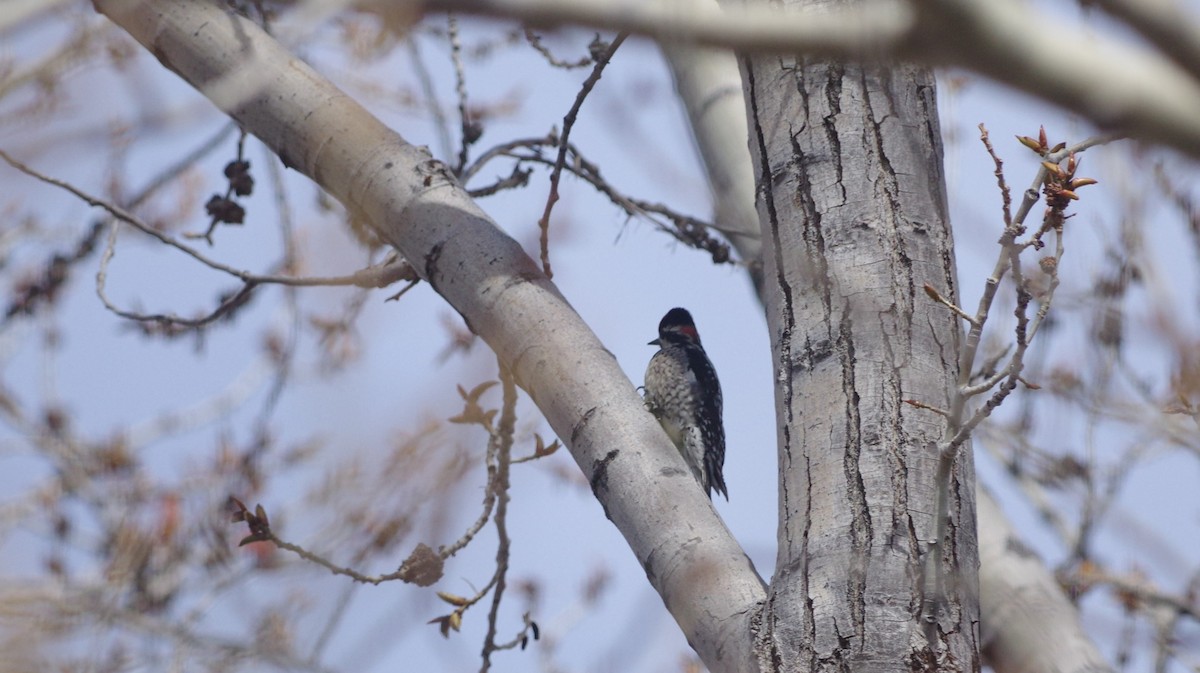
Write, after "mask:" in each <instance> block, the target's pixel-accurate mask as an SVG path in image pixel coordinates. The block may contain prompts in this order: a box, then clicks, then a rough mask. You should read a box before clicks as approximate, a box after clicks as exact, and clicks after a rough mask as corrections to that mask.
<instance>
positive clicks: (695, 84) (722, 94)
mask: <svg viewBox="0 0 1200 673" xmlns="http://www.w3.org/2000/svg"><path fill="white" fill-rule="evenodd" d="M696 5H697V6H705V5H707V6H710V7H713V8H716V7H717V3H716V0H696ZM660 46H661V48H662V52H663V56H665V57H666V60H667V65H668V66H669V67H670V68H671V75H672V76H673V78H674V80H675V91H676V92H677V93H678V94H679V98H680V100H681V101H683V107H684V109H685V110H686V111H687V117H688V121H689V122H691V127H692V137H693V138H694V139H695V141H696V148H697V149H698V150H699V153H700V158H701V159H702V160H703V161H704V169H705V174H706V175H707V176H708V185H709V189H710V190H711V191H712V195H713V209H714V211H715V212H714V216H713V219H715V220H716V222H717V228H718V229H720V230H721V231H722V232H723V233H724V234H725V235H726V236H727V237H728V238H729V242H730V243H732V244H733V246H734V248H736V249H737V251H738V256H739V257H741V259H742V260H743V261H744V262H746V263H747V265H749V267H750V270H751V275H752V277H754V278H755V279H756V281H755V284H756V285H757V284H758V282H757V278H758V277H759V276H761V274H762V269H761V260H760V259H759V258H760V257H761V255H762V243H761V241H760V235H761V234H760V232H759V225H758V213H757V212H756V211H755V210H754V172H753V171H752V170H751V167H750V150H749V148H747V146H746V138H748V137H749V131H748V130H747V127H746V102H745V99H744V98H743V96H742V77H741V74H740V73H739V72H738V66H737V59H736V57H735V56H734V55H733V53H732V52H730V51H728V50H724V49H712V48H701V47H695V46H689V45H681V44H672V43H667V42H663V43H660Z"/></svg>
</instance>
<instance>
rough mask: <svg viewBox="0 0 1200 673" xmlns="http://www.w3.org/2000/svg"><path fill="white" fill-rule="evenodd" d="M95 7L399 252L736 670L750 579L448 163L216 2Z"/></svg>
mask: <svg viewBox="0 0 1200 673" xmlns="http://www.w3.org/2000/svg"><path fill="white" fill-rule="evenodd" d="M94 4H95V5H96V7H97V9H98V10H99V11H101V12H102V13H103V14H105V15H106V16H108V17H109V18H110V19H112V20H113V21H114V22H115V23H116V24H118V25H120V26H121V27H122V28H124V29H125V30H126V31H127V32H129V34H130V35H132V36H133V37H134V38H135V39H136V40H138V41H139V42H140V43H142V45H143V46H145V47H146V49H148V50H149V51H150V52H151V53H153V54H154V55H155V56H156V57H157V58H158V60H159V61H160V62H162V64H163V65H164V66H166V67H167V68H169V69H170V70H172V71H173V72H175V73H176V74H178V75H179V76H181V77H182V78H183V79H184V80H186V81H187V82H188V83H190V84H191V85H192V86H194V87H196V88H197V89H198V90H199V91H200V92H201V93H203V94H204V95H205V96H207V97H208V98H209V99H210V100H212V101H213V102H214V103H215V104H216V105H217V106H218V107H219V108H221V109H222V110H223V111H224V112H226V113H228V114H229V115H230V116H231V117H233V118H234V119H236V120H237V121H238V123H239V124H241V125H242V127H243V128H245V129H246V130H247V131H249V132H251V133H253V134H254V135H256V136H257V137H258V138H259V139H261V140H262V141H263V142H264V143H266V144H267V146H268V147H270V148H271V149H272V150H273V151H275V152H276V153H277V154H278V155H279V156H280V157H281V158H282V159H283V161H284V163H285V164H286V165H288V166H289V167H292V168H293V169H295V170H297V171H300V172H302V173H304V174H305V175H307V176H309V177H311V178H312V179H313V180H314V181H316V182H317V183H318V184H319V185H321V186H322V187H323V188H324V189H325V190H326V191H328V192H329V193H330V194H331V195H333V196H334V197H336V198H338V199H339V200H340V201H341V202H342V203H343V204H345V206H346V207H347V208H348V209H349V210H350V211H351V212H353V213H355V214H358V215H362V216H363V217H364V219H365V220H366V221H367V222H370V223H371V224H372V225H373V226H374V227H375V228H376V229H377V230H378V232H379V234H380V236H381V237H383V238H384V239H385V240H387V241H388V242H389V243H391V244H392V245H393V246H395V247H396V248H397V250H399V251H400V253H401V254H402V255H404V257H405V258H406V259H408V260H409V261H410V262H411V263H412V265H413V267H414V268H415V269H416V270H417V272H418V274H419V275H420V276H421V278H422V279H423V280H426V281H427V282H429V283H430V285H431V286H432V287H433V288H434V289H435V290H436V291H437V292H438V293H439V294H441V295H442V297H443V298H445V299H446V301H447V302H448V303H450V304H451V305H452V306H453V307H454V308H455V309H456V310H457V311H458V312H459V313H460V314H461V315H462V316H463V318H464V319H465V320H466V322H467V324H468V325H469V326H470V327H471V329H472V330H474V331H475V332H476V333H478V334H479V335H480V336H482V337H483V339H484V340H485V341H487V343H488V344H489V345H490V346H491V347H492V349H493V350H494V351H495V352H496V353H497V355H498V356H499V357H500V359H501V361H502V362H503V363H504V364H505V365H506V366H508V367H509V368H510V369H511V370H512V372H513V374H514V376H515V378H516V380H517V382H518V383H519V384H520V385H521V387H522V388H524V389H525V390H526V391H527V392H528V393H529V395H530V397H531V398H532V399H533V401H534V402H535V403H536V404H537V405H538V407H539V408H540V409H541V411H542V413H543V414H544V415H545V417H546V419H547V420H548V421H549V423H550V425H551V426H552V427H553V428H554V430H555V432H557V433H558V435H559V437H560V438H562V439H563V440H565V442H566V444H567V446H568V448H569V449H570V450H571V453H572V455H573V456H574V457H575V460H576V462H577V463H578V464H579V465H580V467H581V468H582V469H583V472H584V474H585V475H586V476H587V477H588V479H589V481H590V483H591V484H592V489H593V492H594V493H595V494H596V497H597V498H598V500H599V501H600V503H601V504H602V506H603V507H604V509H605V513H606V515H607V516H608V517H609V518H610V519H611V520H612V521H613V523H614V524H615V525H616V526H617V528H618V529H619V530H620V531H621V533H622V534H623V535H624V536H625V538H626V540H627V541H628V543H629V545H630V547H631V549H632V550H633V552H634V554H635V555H636V556H637V558H638V561H639V562H640V563H641V564H642V566H643V568H645V570H646V574H647V576H648V579H649V580H650V582H651V584H652V585H653V586H654V587H655V589H656V590H657V591H658V592H659V594H660V595H661V596H662V598H663V601H664V602H665V603H666V605H667V607H668V609H669V610H670V611H671V614H672V615H673V616H674V618H675V619H676V621H677V622H678V623H679V625H680V627H681V629H682V630H683V632H684V635H685V636H686V637H687V638H688V641H689V642H690V643H691V644H692V646H693V647H694V648H695V649H696V651H697V652H698V653H699V654H700V656H701V658H702V659H703V660H704V662H705V664H706V665H707V666H708V667H709V669H710V670H713V671H733V670H739V671H740V670H747V662H750V661H752V659H753V658H752V657H751V656H750V646H751V638H750V632H749V628H750V626H749V624H750V621H749V620H750V615H751V614H753V613H754V612H755V606H756V605H757V604H758V603H759V602H761V601H762V600H763V599H764V596H765V592H764V589H763V584H762V580H761V579H760V578H759V576H758V575H757V573H756V572H755V571H754V568H753V566H752V565H751V563H750V560H749V559H748V558H747V557H746V554H745V552H744V551H743V550H742V549H741V547H740V546H739V545H738V544H737V542H736V541H735V540H734V539H733V537H732V536H731V535H730V533H729V531H728V529H727V528H726V527H725V525H724V522H722V521H721V520H720V518H719V517H717V516H716V513H715V511H714V510H713V508H712V505H711V503H710V502H709V501H708V499H707V498H706V497H704V494H703V492H702V491H701V490H700V489H699V488H696V487H695V484H694V482H693V480H692V479H691V476H690V474H689V473H688V471H687V470H686V469H685V467H684V464H683V461H682V458H681V457H680V456H679V454H678V452H677V451H675V450H674V449H673V447H672V446H671V444H670V442H669V441H668V440H667V437H666V435H665V434H664V433H663V432H662V430H661V428H660V427H659V426H658V423H657V422H656V421H655V420H654V418H653V417H652V416H651V415H650V414H649V413H647V412H646V411H645V409H644V408H643V406H642V402H641V399H640V398H639V397H638V395H637V393H636V391H635V390H634V387H633V385H632V384H631V383H630V382H629V380H628V378H627V377H626V376H625V374H624V373H623V372H622V371H621V369H620V367H619V366H618V365H617V363H616V362H615V360H614V359H613V357H612V355H611V353H609V352H608V351H607V350H606V349H605V348H604V346H603V345H602V344H601V343H600V342H599V340H598V339H597V338H596V336H595V335H594V334H593V333H592V331H591V330H590V329H589V328H588V327H587V325H586V324H584V322H583V321H582V320H581V319H580V317H579V316H578V315H577V314H576V313H575V311H574V309H572V308H571V306H570V305H569V304H568V303H567V301H566V299H565V298H564V297H563V296H562V295H561V294H560V293H559V291H558V289H557V288H556V287H555V286H554V284H553V283H551V282H550V281H549V280H548V279H547V278H546V277H545V276H544V275H543V274H542V273H541V271H540V270H539V269H538V267H537V265H536V264H535V263H534V262H533V260H531V259H530V258H529V257H528V256H527V255H526V254H525V253H524V251H523V250H522V249H521V247H520V246H519V245H518V244H517V243H516V242H515V241H514V240H512V239H511V238H510V237H508V236H507V235H506V234H504V233H503V232H501V231H500V230H499V229H498V228H497V227H496V225H495V223H494V222H493V221H492V220H491V219H490V218H488V216H487V215H486V214H485V213H484V212H483V211H482V210H481V209H480V208H479V207H478V206H477V205H476V204H475V202H474V201H472V200H471V198H470V197H469V196H468V195H467V194H466V192H465V191H464V190H463V189H462V187H461V186H460V185H459V184H458V182H457V181H456V180H455V179H454V177H453V175H452V174H451V172H450V170H449V168H448V167H446V166H445V165H444V164H442V163H440V162H438V161H435V160H434V159H433V158H432V157H431V156H430V154H429V153H428V152H427V151H426V150H424V149H423V148H420V147H417V146H414V145H412V144H410V143H408V142H407V141H406V140H405V139H404V138H402V137H401V136H400V135H399V134H398V133H396V132H394V131H392V130H391V129H389V128H387V127H386V126H384V125H383V124H382V123H381V122H380V121H379V120H377V119H376V118H375V117H373V116H372V115H371V114H370V113H368V112H367V111H366V110H365V109H363V108H362V106H360V105H359V104H358V103H356V102H355V101H353V100H352V99H351V98H350V97H349V96H347V95H346V94H345V93H343V92H342V91H340V90H339V89H337V88H336V87H335V86H333V85H332V84H331V83H329V82H328V81H326V80H325V79H324V78H323V77H321V76H320V75H319V74H317V73H316V72H314V71H313V70H312V69H311V68H309V67H308V66H307V65H306V64H305V63H303V62H302V61H301V60H300V59H298V58H296V57H295V56H293V55H292V54H291V53H289V52H288V51H287V50H285V49H284V48H283V47H282V46H280V45H279V44H278V43H277V42H275V40H274V39H272V38H271V37H270V36H268V35H267V34H266V33H264V32H263V31H262V30H261V29H259V27H258V26H256V25H254V24H253V23H252V22H250V21H248V20H246V19H245V18H243V17H241V16H238V15H236V14H233V13H230V12H228V11H226V10H225V9H224V8H223V7H221V6H217V5H215V4H213V3H211V2H206V1H204V0H95V3H94Z"/></svg>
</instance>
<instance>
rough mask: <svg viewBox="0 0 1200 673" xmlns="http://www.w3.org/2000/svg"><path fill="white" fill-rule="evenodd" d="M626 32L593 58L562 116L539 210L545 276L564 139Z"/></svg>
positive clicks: (549, 273)
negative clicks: (543, 206) (542, 207)
mask: <svg viewBox="0 0 1200 673" xmlns="http://www.w3.org/2000/svg"><path fill="white" fill-rule="evenodd" d="M628 35H629V33H627V32H622V33H619V34H618V35H617V36H616V38H614V39H613V41H612V44H610V45H609V46H608V49H606V50H605V51H604V54H603V55H601V56H600V57H599V58H597V59H596V65H595V67H593V68H592V74H590V75H588V78H587V79H586V80H584V81H583V86H582V87H580V89H579V93H578V94H577V95H576V96H575V104H574V105H572V106H571V109H570V111H568V112H567V115H566V116H565V117H563V130H562V136H561V137H560V138H559V140H558V159H556V160H555V162H554V171H553V172H552V173H551V174H550V194H549V195H547V197H546V209H545V210H544V211H543V212H542V217H541V219H540V220H538V228H539V229H540V230H541V237H540V239H539V245H540V247H541V252H542V272H543V273H545V274H546V276H547V277H548V278H553V277H554V273H553V271H551V269H550V211H551V210H553V209H554V204H555V203H557V202H558V182H559V180H560V179H561V178H562V171H563V166H564V165H565V164H566V162H567V141H568V140H569V138H570V137H571V128H572V127H573V126H575V118H576V117H577V116H578V115H579V108H580V107H582V106H583V101H584V99H585V98H587V96H588V94H589V93H591V91H592V88H593V87H595V86H596V82H598V81H600V76H601V75H602V74H603V73H604V68H605V66H607V65H608V63H609V61H611V60H612V57H613V54H616V53H617V48H619V47H620V46H621V43H623V42H624V41H625V38H626V37H627V36H628Z"/></svg>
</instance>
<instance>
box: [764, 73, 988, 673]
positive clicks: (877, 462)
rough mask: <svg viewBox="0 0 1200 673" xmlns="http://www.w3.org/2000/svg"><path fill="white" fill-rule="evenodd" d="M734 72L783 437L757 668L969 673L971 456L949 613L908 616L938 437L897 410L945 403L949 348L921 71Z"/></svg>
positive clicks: (964, 460)
mask: <svg viewBox="0 0 1200 673" xmlns="http://www.w3.org/2000/svg"><path fill="white" fill-rule="evenodd" d="M742 75H743V78H744V82H745V87H746V93H747V103H746V104H747V108H748V112H749V117H750V126H751V128H750V145H751V156H752V157H753V161H754V164H755V173H756V179H757V184H758V185H759V187H758V190H759V191H758V203H757V205H758V209H759V215H760V219H761V221H762V224H763V258H764V276H765V281H764V282H765V291H764V292H765V294H766V296H767V304H768V306H767V316H768V317H767V320H768V324H769V328H770V331H771V347H772V354H773V360H774V362H775V363H776V365H775V367H776V369H775V382H776V412H777V418H778V421H777V422H778V431H779V465H780V500H779V507H780V512H779V516H780V521H781V523H780V530H779V551H778V558H777V565H776V571H775V577H774V580H773V581H772V583H771V588H770V590H769V598H768V602H767V605H766V607H765V608H764V610H763V612H762V614H761V620H760V622H759V623H758V625H757V628H758V633H757V637H758V651H759V653H760V657H762V658H763V659H762V661H763V663H764V664H766V665H763V668H764V669H768V668H775V669H778V670H784V671H824V670H839V671H844V670H853V671H856V672H865V671H887V672H889V673H894V672H895V671H899V670H914V671H915V670H944V671H948V670H967V671H972V670H979V666H980V664H979V659H978V651H979V648H978V642H977V641H978V629H977V624H978V619H979V608H978V577H977V568H978V549H977V546H976V536H975V502H974V498H975V494H974V478H975V476H974V470H973V466H972V462H971V454H970V451H969V450H965V451H964V452H963V453H962V454H961V457H960V459H959V464H958V465H957V466H956V469H955V471H954V481H953V483H952V484H951V486H950V488H951V510H952V511H951V512H950V517H951V519H950V524H951V525H950V526H949V534H948V536H947V539H946V540H943V541H942V543H941V544H940V545H938V547H939V548H938V549H936V550H934V552H933V553H940V554H941V555H942V563H943V564H944V565H943V568H944V571H945V573H946V578H947V581H946V602H945V603H944V604H943V606H942V609H941V610H940V611H939V616H938V619H937V623H936V628H928V629H927V628H926V626H930V627H932V626H933V625H926V624H923V623H922V621H921V619H920V613H921V603H922V600H923V598H924V590H925V587H926V583H925V582H924V581H923V577H922V562H921V559H922V556H921V554H922V552H923V551H924V549H925V548H926V547H927V541H928V540H929V538H930V536H931V530H932V515H933V512H934V509H935V505H934V502H935V496H936V492H935V488H934V472H935V467H936V462H937V453H936V449H935V444H936V442H937V441H938V440H939V439H940V438H941V436H942V433H943V424H942V418H941V417H940V416H937V415H936V414H934V413H932V412H930V411H927V410H923V409H919V408H916V407H914V406H911V405H908V404H906V403H905V400H907V399H914V400H917V401H920V402H923V403H925V404H929V405H932V406H935V407H942V408H945V407H946V406H947V404H948V399H949V392H950V390H951V389H952V386H953V385H954V381H955V375H956V373H957V370H958V363H957V354H958V350H959V348H958V345H959V339H960V329H959V326H958V325H957V324H956V322H955V320H956V319H955V318H954V317H953V316H952V315H950V314H949V312H948V311H946V310H945V309H944V308H942V307H941V306H938V305H936V304H934V303H933V302H932V301H930V300H929V299H928V298H927V297H926V296H925V294H924V292H923V291H922V289H921V288H922V286H923V285H924V284H925V283H929V284H931V285H933V286H934V287H936V288H938V289H939V290H940V291H941V292H942V293H943V295H945V296H947V297H950V298H957V293H956V291H955V278H956V272H955V264H954V252H953V240H952V236H951V231H950V223H949V220H948V216H947V208H946V193H945V183H944V180H943V175H942V144H941V134H940V130H939V128H938V116H937V109H936V100H935V84H934V78H933V74H932V73H931V72H930V71H928V70H926V69H922V68H917V67H912V66H906V65H897V66H894V67H883V66H878V67H876V66H870V67H867V66H860V65H854V64H841V63H831V62H824V61H803V60H799V61H798V60H796V59H794V58H780V57H778V56H755V57H750V58H745V59H743V63H742ZM931 584H932V578H930V585H931ZM927 633H932V634H933V637H932V640H933V641H934V642H932V648H936V649H932V648H931V642H930V639H928V638H927ZM766 662H770V663H769V664H767V663H766Z"/></svg>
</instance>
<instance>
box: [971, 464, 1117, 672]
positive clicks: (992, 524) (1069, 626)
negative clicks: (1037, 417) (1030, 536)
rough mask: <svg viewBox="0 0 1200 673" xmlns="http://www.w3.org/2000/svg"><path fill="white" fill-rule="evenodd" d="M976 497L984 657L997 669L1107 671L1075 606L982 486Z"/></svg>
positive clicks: (1105, 664) (1109, 668)
mask: <svg viewBox="0 0 1200 673" xmlns="http://www.w3.org/2000/svg"><path fill="white" fill-rule="evenodd" d="M976 500H977V502H978V507H979V521H980V525H979V565H980V568H981V572H980V573H979V608H980V621H981V622H982V629H981V631H982V633H981V635H982V649H983V654H984V657H985V659H986V660H987V662H988V663H989V664H990V665H991V666H992V668H994V669H995V670H996V671H999V672H1001V673H1003V672H1007V671H1091V672H1094V673H1105V672H1107V671H1111V670H1112V668H1111V667H1110V666H1109V665H1108V663H1107V662H1106V661H1105V660H1104V657H1103V656H1101V655H1100V652H1099V650H1097V649H1096V646H1095V645H1094V644H1093V643H1092V641H1091V640H1090V639H1089V638H1088V636H1087V634H1086V633H1085V632H1084V630H1083V626H1082V625H1081V624H1080V622H1079V612H1078V610H1077V609H1076V608H1075V606H1074V605H1072V604H1071V602H1070V601H1069V600H1067V597H1066V595H1065V594H1063V590H1062V587H1060V586H1059V584H1058V582H1057V581H1055V579H1054V575H1053V574H1051V573H1050V571H1049V570H1047V568H1046V565H1045V564H1044V563H1043V562H1042V560H1041V559H1039V558H1038V557H1037V555H1036V554H1034V553H1033V551H1032V550H1031V549H1029V547H1027V546H1025V545H1024V544H1022V543H1021V541H1020V539H1019V538H1018V537H1017V534H1016V532H1015V531H1014V530H1013V528H1012V525H1011V524H1010V523H1009V522H1008V520H1007V519H1006V518H1005V516H1004V512H1003V511H1001V509H1000V506H999V505H998V504H997V503H996V501H995V500H994V499H993V498H992V496H991V494H990V493H988V492H987V489H984V488H978V489H976ZM983 569H986V571H982V570H983Z"/></svg>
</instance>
